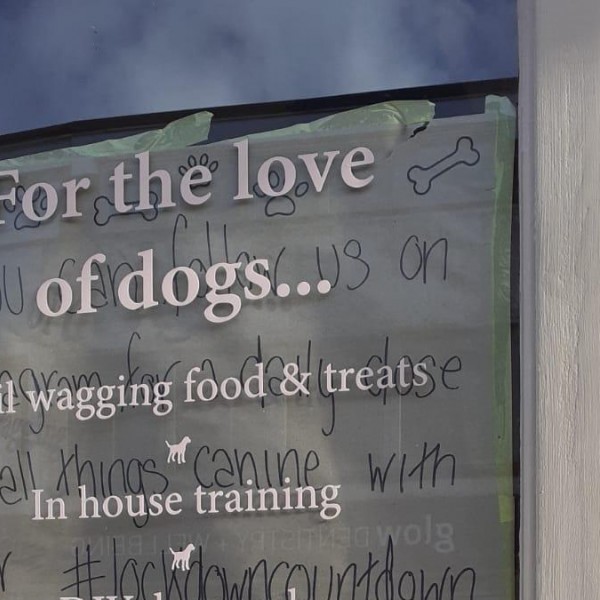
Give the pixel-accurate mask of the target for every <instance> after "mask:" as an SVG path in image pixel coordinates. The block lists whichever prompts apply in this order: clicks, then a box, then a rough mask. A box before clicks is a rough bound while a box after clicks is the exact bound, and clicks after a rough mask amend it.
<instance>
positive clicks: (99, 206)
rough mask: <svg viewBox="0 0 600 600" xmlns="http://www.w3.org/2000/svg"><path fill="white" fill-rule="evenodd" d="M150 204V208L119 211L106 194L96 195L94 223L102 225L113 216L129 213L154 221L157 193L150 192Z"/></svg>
mask: <svg viewBox="0 0 600 600" xmlns="http://www.w3.org/2000/svg"><path fill="white" fill-rule="evenodd" d="M150 204H151V205H152V208H148V209H146V210H142V211H135V212H126V213H120V212H119V211H118V210H117V209H116V208H115V203H114V202H113V201H112V200H111V199H110V198H108V197H107V196H98V197H97V198H96V199H95V200H94V210H95V212H94V223H96V225H98V226H99V227H104V226H105V225H108V222H109V221H110V220H111V219H112V218H113V217H128V216H131V215H139V216H141V217H142V218H143V219H144V220H146V221H154V219H156V217H158V208H157V204H158V195H157V194H156V192H150Z"/></svg>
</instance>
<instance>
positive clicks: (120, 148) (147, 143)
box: [0, 112, 212, 170]
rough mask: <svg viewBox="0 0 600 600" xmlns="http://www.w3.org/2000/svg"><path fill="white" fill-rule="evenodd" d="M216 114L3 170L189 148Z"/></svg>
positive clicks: (21, 160)
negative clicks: (85, 158) (80, 158)
mask: <svg viewBox="0 0 600 600" xmlns="http://www.w3.org/2000/svg"><path fill="white" fill-rule="evenodd" d="M211 120H212V114H211V113H209V112H199V113H195V114H193V115H188V116H187V117H183V118H182V119H177V120H176V121H172V122H171V123H169V124H168V125H166V126H165V127H163V128H162V129H154V130H152V131H145V132H143V133H138V134H136V135H131V136H128V137H124V138H121V139H114V140H104V141H102V142H96V143H94V144H87V145H85V146H72V147H70V148H60V149H58V150H50V151H48V152H40V153H39V154H29V155H27V156H19V157H18V158H9V159H6V160H3V161H0V169H2V170H4V169H11V168H12V169H14V168H18V169H20V168H33V169H35V168H45V167H55V166H59V165H63V164H67V163H69V162H70V161H72V160H74V159H76V158H79V157H87V158H99V157H103V156H114V155H119V154H134V153H137V152H145V151H147V150H148V151H150V150H151V151H158V150H173V149H176V148H185V147H186V146H190V145H192V144H196V143H198V142H201V141H204V140H206V139H207V138H208V134H209V132H210V123H211Z"/></svg>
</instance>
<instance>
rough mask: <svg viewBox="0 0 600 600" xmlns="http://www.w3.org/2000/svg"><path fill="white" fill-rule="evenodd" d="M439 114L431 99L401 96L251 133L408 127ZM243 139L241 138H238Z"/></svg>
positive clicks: (272, 135) (273, 135) (280, 134)
mask: <svg viewBox="0 0 600 600" xmlns="http://www.w3.org/2000/svg"><path fill="white" fill-rule="evenodd" d="M434 114H435V105H434V104H432V103H431V102H429V101H428V100H398V101H392V102H381V103H379V104H372V105H370V106H365V107H362V108H356V109H353V110H347V111H344V112H340V113H336V114H334V115H330V116H328V117H323V118H322V119H318V120H316V121H312V122H311V123H300V124H298V125H292V126H291V127H285V128H284V129H274V130H273V131H265V132H263V133H256V134H253V135H250V136H248V137H249V138H250V139H252V140H267V139H276V138H279V137H281V138H284V137H289V136H294V135H299V134H303V133H306V134H310V133H315V132H326V131H334V132H336V133H339V132H340V131H341V130H344V129H352V130H353V131H357V128H358V129H359V130H360V128H361V127H364V128H365V129H373V128H377V127H382V128H385V127H400V128H407V127H409V126H412V125H419V124H422V123H429V122H430V121H431V120H432V119H433V117H434ZM237 139H241V138H237Z"/></svg>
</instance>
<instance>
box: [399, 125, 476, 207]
mask: <svg viewBox="0 0 600 600" xmlns="http://www.w3.org/2000/svg"><path fill="white" fill-rule="evenodd" d="M480 158H481V154H480V153H479V150H477V149H476V148H475V146H474V145H473V140H472V138H470V137H467V136H463V137H460V138H458V140H457V142H456V148H455V149H454V152H452V153H450V154H448V155H447V156H444V157H443V158H441V159H440V160H438V161H437V162H434V163H433V164H432V165H429V166H428V167H422V166H420V165H414V166H412V167H411V168H410V169H409V170H408V173H407V174H406V176H407V177H408V180H409V181H410V182H411V183H412V184H413V189H414V190H415V193H416V194H418V195H419V196H424V195H425V194H427V193H428V192H429V190H431V184H432V183H433V181H434V180H435V179H437V178H438V177H439V176H440V175H443V174H444V173H447V172H448V171H450V170H451V169H454V168H456V167H457V166H459V165H467V166H468V167H473V166H475V165H476V164H477V163H478V162H479V160H480Z"/></svg>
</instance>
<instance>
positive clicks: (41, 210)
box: [4, 185, 48, 231]
mask: <svg viewBox="0 0 600 600" xmlns="http://www.w3.org/2000/svg"><path fill="white" fill-rule="evenodd" d="M23 196H25V188H24V187H23V186H22V185H18V186H17V187H16V188H15V200H16V201H15V204H14V206H13V204H12V203H11V202H9V201H8V200H4V209H5V210H6V212H7V213H9V214H12V215H14V219H13V227H14V228H15V229H16V230H17V231H21V230H22V229H35V228H36V227H39V226H40V225H41V222H40V221H32V220H31V219H30V218H29V217H27V215H26V214H25V213H24V212H23ZM31 205H32V208H33V212H34V213H35V214H36V215H38V216H40V217H41V216H42V215H44V214H45V213H46V209H47V208H48V196H47V195H46V192H45V191H44V190H43V189H42V188H41V187H38V188H37V189H36V191H35V192H34V194H33V198H32V202H31Z"/></svg>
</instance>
